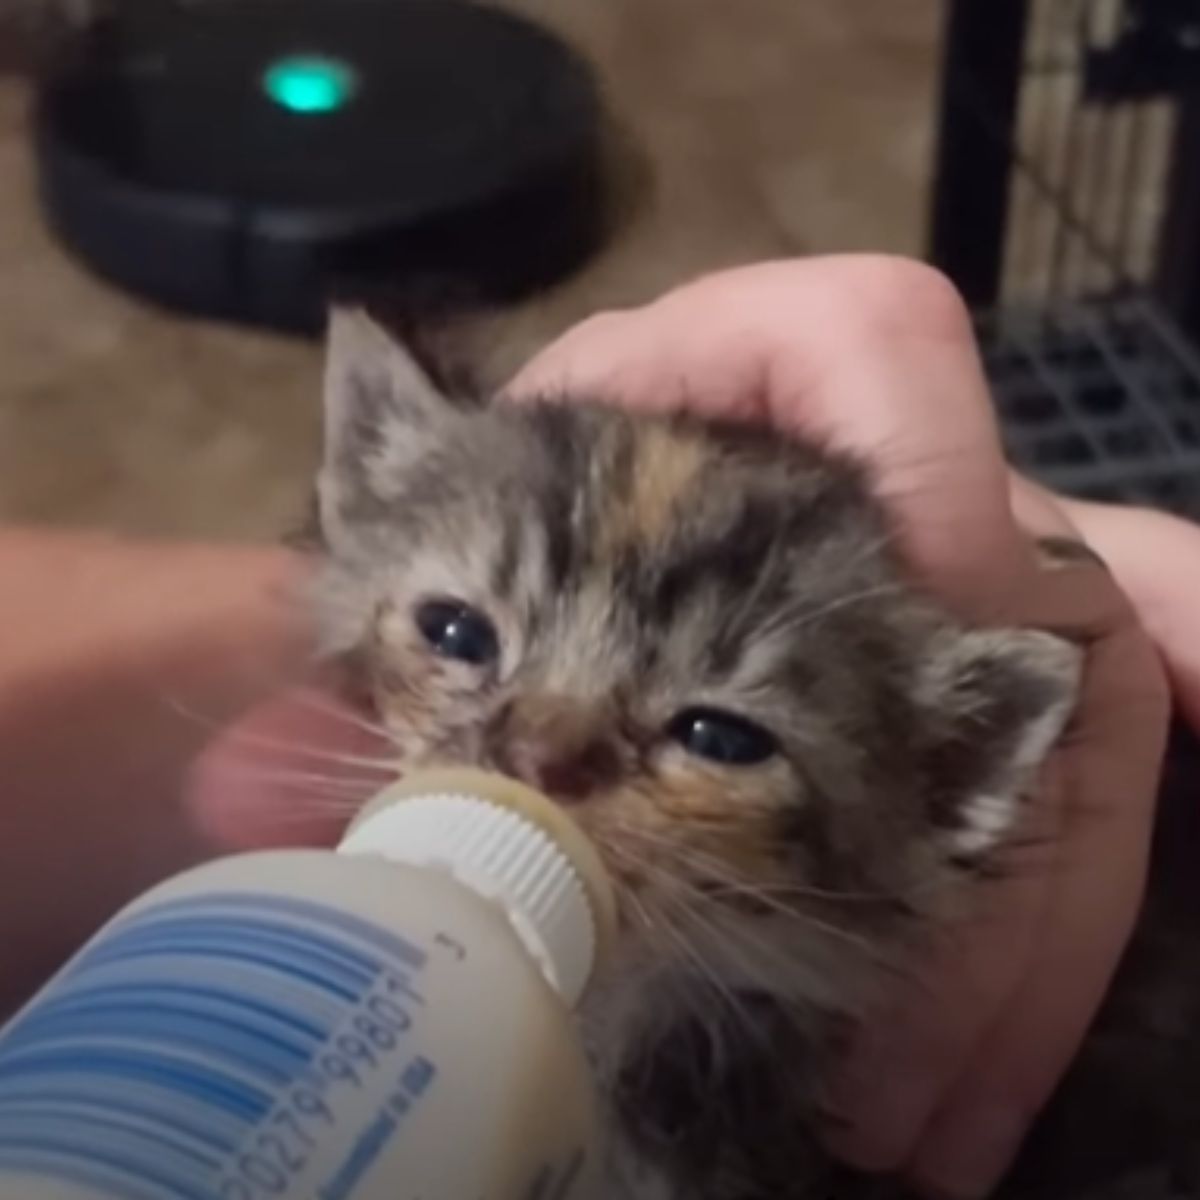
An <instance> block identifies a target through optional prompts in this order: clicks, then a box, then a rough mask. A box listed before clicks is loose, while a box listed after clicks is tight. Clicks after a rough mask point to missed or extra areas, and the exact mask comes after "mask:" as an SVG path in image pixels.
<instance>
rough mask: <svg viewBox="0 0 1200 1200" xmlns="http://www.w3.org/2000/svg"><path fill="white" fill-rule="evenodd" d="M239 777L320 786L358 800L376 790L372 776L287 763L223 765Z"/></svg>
mask: <svg viewBox="0 0 1200 1200" xmlns="http://www.w3.org/2000/svg"><path fill="white" fill-rule="evenodd" d="M223 769H226V770H229V771H231V772H232V773H234V774H236V775H237V776H238V777H239V778H241V779H246V780H249V781H251V782H254V783H280V784H292V785H300V786H304V787H311V788H321V789H323V790H324V791H325V792H326V794H328V795H330V796H346V797H347V798H350V799H353V798H357V799H358V800H359V802H360V803H362V802H365V801H366V800H369V799H370V797H371V795H372V793H373V792H374V791H375V790H377V788H378V782H377V781H375V780H366V779H364V780H358V781H356V780H352V779H347V778H346V777H345V776H333V775H324V774H322V773H320V772H319V771H302V770H291V769H289V768H287V767H270V766H261V767H260V766H256V765H255V764H254V763H250V762H245V763H243V762H235V763H231V764H229V766H228V767H227V768H223Z"/></svg>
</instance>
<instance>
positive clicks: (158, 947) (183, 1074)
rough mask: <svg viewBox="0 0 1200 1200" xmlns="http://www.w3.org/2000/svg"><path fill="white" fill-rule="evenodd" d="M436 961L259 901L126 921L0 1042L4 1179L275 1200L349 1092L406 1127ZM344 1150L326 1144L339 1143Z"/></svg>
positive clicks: (133, 1198) (327, 916)
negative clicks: (412, 1046) (416, 1045)
mask: <svg viewBox="0 0 1200 1200" xmlns="http://www.w3.org/2000/svg"><path fill="white" fill-rule="evenodd" d="M424 962H425V956H424V954H423V952H422V951H421V950H420V949H418V948H417V947H416V946H414V945H412V944H410V943H409V942H407V941H405V940H404V939H402V938H399V937H396V936H395V935H393V934H391V933H389V932H388V931H386V930H384V929H381V928H379V927H377V926H374V925H371V924H369V923H368V922H365V921H362V920H359V919H358V918H355V917H352V916H348V915H346V914H345V913H341V912H337V911H336V910H333V909H330V908H326V907H325V906H323V905H318V904H312V903H308V902H303V901H296V900H292V899H289V898H284V897H279V896H272V895H259V894H250V893H240V892H239V893H222V894H220V895H216V896H204V897H202V898H189V899H184V900H177V901H172V902H168V903H164V904H159V905H156V906H155V907H153V908H152V909H149V910H146V911H144V912H142V913H139V914H137V915H135V916H133V917H130V918H128V919H127V920H125V921H123V922H121V923H120V924H119V925H117V926H115V927H114V928H113V929H112V930H111V931H110V932H109V933H108V935H107V936H106V937H104V938H103V939H101V940H100V941H98V942H97V943H96V944H95V945H94V946H92V947H91V948H90V949H88V950H86V951H85V952H84V953H83V954H82V955H81V956H80V957H79V958H78V959H77V960H76V961H75V962H74V963H73V964H72V965H71V967H70V968H69V969H68V970H67V971H66V972H65V973H64V974H63V975H62V976H60V978H59V979H58V980H57V981H56V982H55V983H54V984H53V985H52V986H51V988H50V989H49V990H48V991H47V992H46V994H45V995H44V996H43V997H42V999H41V1000H40V1001H39V1002H38V1003H36V1004H35V1005H33V1006H32V1007H31V1008H30V1009H29V1010H28V1011H27V1012H26V1013H25V1015H24V1016H22V1017H20V1018H18V1020H17V1021H16V1023H15V1024H14V1025H13V1026H11V1027H10V1029H9V1030H8V1031H7V1032H6V1033H5V1034H4V1035H3V1036H0V1176H3V1174H4V1172H13V1173H17V1174H18V1175H22V1174H23V1175H24V1176H30V1177H33V1178H39V1177H40V1178H56V1179H58V1180H60V1181H62V1182H63V1183H65V1184H68V1185H74V1186H77V1187H79V1188H81V1189H83V1190H84V1191H85V1192H88V1194H92V1195H95V1194H99V1195H102V1196H111V1197H113V1198H114V1200H262V1198H265V1197H270V1196H281V1195H284V1194H287V1193H288V1191H289V1189H290V1188H291V1186H292V1184H293V1183H294V1181H295V1179H296V1178H297V1177H298V1176H299V1175H301V1174H303V1173H304V1172H305V1171H306V1170H307V1169H308V1168H309V1167H310V1166H312V1165H313V1159H314V1158H315V1157H316V1156H317V1148H318V1147H319V1146H320V1145H321V1142H322V1139H323V1137H325V1135H326V1134H328V1133H329V1131H330V1130H331V1129H332V1128H333V1127H335V1126H336V1124H337V1121H338V1104H337V1100H338V1098H339V1095H340V1093H341V1092H342V1091H345V1090H347V1089H355V1088H357V1089H360V1090H361V1089H367V1088H370V1087H372V1086H373V1085H374V1081H376V1079H377V1077H378V1078H383V1077H384V1076H386V1079H385V1080H384V1083H385V1085H386V1089H387V1090H390V1094H389V1095H387V1100H388V1104H389V1107H390V1112H391V1113H392V1114H393V1116H395V1117H399V1116H401V1115H403V1113H404V1112H405V1111H406V1110H407V1108H408V1107H409V1106H410V1104H411V1102H412V1101H413V1100H414V1099H415V1098H417V1097H419V1095H420V1094H421V1093H422V1091H424V1090H425V1089H426V1088H427V1087H428V1085H429V1083H430V1081H431V1079H432V1077H433V1075H434V1073H435V1072H434V1067H433V1064H432V1063H429V1062H428V1061H426V1060H425V1059H423V1058H421V1057H420V1056H413V1055H412V1054H411V1053H408V1052H407V1051H406V1047H405V1045H404V1041H405V1039H404V1036H403V1035H404V1034H405V1033H406V1032H407V1031H408V1030H409V1029H410V1027H411V1026H412V1024H413V1020H414V1017H413V1013H414V1011H415V1010H416V1009H417V1008H419V1007H420V1005H421V1003H422V998H421V995H420V993H419V992H418V990H417V987H416V978H417V976H418V975H419V973H420V970H421V968H422V966H423V965H424ZM326 1140H328V1139H326Z"/></svg>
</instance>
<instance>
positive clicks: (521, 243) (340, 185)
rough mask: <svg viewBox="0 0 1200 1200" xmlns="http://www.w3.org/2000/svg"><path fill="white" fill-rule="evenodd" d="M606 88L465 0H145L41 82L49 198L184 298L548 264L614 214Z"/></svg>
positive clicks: (258, 313)
mask: <svg viewBox="0 0 1200 1200" xmlns="http://www.w3.org/2000/svg"><path fill="white" fill-rule="evenodd" d="M599 125H600V111H599V104H598V100H597V96H596V92H595V89H594V87H593V84H592V81H591V77H590V75H589V72H588V71H587V69H586V67H585V66H584V65H583V64H582V63H581V62H580V61H579V60H578V59H577V58H576V57H575V56H574V55H573V54H572V53H571V52H570V51H569V50H567V49H566V48H565V47H564V46H563V45H562V44H561V43H560V42H559V41H558V40H557V39H555V38H554V37H552V36H550V35H549V34H548V33H546V32H545V31H543V30H541V29H540V28H538V27H536V26H534V25H531V24H529V23H527V22H525V21H522V20H518V19H516V18H514V17H512V16H510V15H508V14H505V13H501V12H498V11H496V10H494V9H490V8H484V7H481V6H476V5H474V4H469V3H465V2H463V0H202V2H199V3H188V2H187V0H148V2H145V3H139V2H137V0H134V2H132V3H128V4H125V5H123V6H118V7H117V8H116V9H115V10H114V11H112V12H111V13H110V14H109V15H108V16H106V17H105V18H104V19H102V20H97V21H96V22H95V23H93V24H92V25H91V26H89V27H88V28H87V29H86V30H84V31H83V32H82V33H81V34H79V35H78V36H77V37H76V38H74V39H73V40H72V42H71V43H70V44H69V45H68V46H67V47H66V52H65V53H64V54H63V55H62V56H61V57H60V59H58V60H57V62H56V65H55V67H54V68H53V69H52V70H50V71H49V72H47V73H46V75H45V77H44V78H43V80H42V81H41V84H40V86H39V89H38V92H37V97H36V104H35V122H34V130H35V139H36V151H37V161H38V167H39V172H40V188H41V195H42V200H43V204H44V207H45V211H46V213H47V215H48V218H49V221H50V224H51V226H52V228H53V229H54V230H55V231H56V233H57V235H58V236H59V238H60V239H61V240H62V242H63V243H64V244H65V245H66V246H67V247H68V248H69V249H70V250H72V251H73V252H74V253H75V254H76V255H78V256H79V257H80V258H81V259H82V260H83V261H84V262H86V263H87V264H89V265H90V266H91V267H92V268H93V269H94V270H96V271H97V272H99V273H100V274H101V275H103V276H105V277H107V278H108V279H110V280H111V281H113V282H114V283H116V284H118V285H121V286H123V287H125V288H127V289H130V290H132V291H134V292H137V293H140V294H142V295H143V296H145V297H147V298H150V299H152V300H155V301H158V302H159V303H162V304H164V305H167V306H169V307H172V308H176V309H181V310H184V311H188V312H193V313H197V314H203V315H207V316H213V317H219V318H226V319H232V320H236V321H245V322H251V323H255V324H261V325H267V326H272V327H276V328H280V329H286V330H293V331H298V332H312V331H316V330H318V329H320V328H321V326H322V323H323V320H324V309H325V306H326V302H327V299H328V296H329V293H330V291H331V290H334V289H335V290H337V291H339V292H341V293H342V294H347V293H351V294H352V293H353V291H354V289H355V288H356V287H358V286H362V287H363V288H365V289H371V288H377V287H379V286H380V285H381V284H389V285H391V284H394V285H397V286H398V287H400V288H404V287H406V286H408V285H413V284H418V283H419V284H425V285H428V286H430V287H445V288H447V289H450V290H454V291H456V292H457V293H459V294H463V295H467V294H469V295H470V296H471V297H472V298H473V299H479V300H485V299H486V300H495V299H499V298H507V297H512V296H517V295H520V294H522V293H524V292H527V291H530V290H533V289H536V288H538V287H541V286H544V285H546V284H548V283H550V282H552V281H554V280H555V279H557V278H558V277H559V276H561V275H562V274H564V273H565V272H567V271H569V270H570V269H571V268H572V267H573V266H575V265H577V264H578V263H579V262H580V261H581V260H582V259H583V258H585V257H586V255H587V254H588V253H589V252H590V251H591V250H593V249H594V248H595V246H596V245H597V243H598V241H599V239H600V237H601V232H602V227H603V204H602V201H601V180H600V166H599V163H600V150H599V141H600V138H599Z"/></svg>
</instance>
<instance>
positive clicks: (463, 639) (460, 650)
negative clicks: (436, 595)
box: [414, 600, 500, 667]
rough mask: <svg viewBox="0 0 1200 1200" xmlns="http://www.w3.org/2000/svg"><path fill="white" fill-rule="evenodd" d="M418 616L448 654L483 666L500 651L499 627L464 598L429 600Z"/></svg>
mask: <svg viewBox="0 0 1200 1200" xmlns="http://www.w3.org/2000/svg"><path fill="white" fill-rule="evenodd" d="M414 616H415V620H416V623H417V628H418V629H419V630H420V631H421V635H422V636H423V637H424V638H425V640H426V641H427V642H428V643H429V644H430V645H431V646H432V647H433V648H434V649H435V650H436V651H437V652H438V653H439V654H441V655H443V656H444V657H445V658H455V659H458V660H459V661H460V662H465V663H470V664H471V665H472V666H475V667H482V666H485V665H486V664H487V663H490V662H493V661H494V660H495V658H496V656H497V655H498V654H499V653H500V641H499V638H497V636H496V627H495V626H494V625H493V624H492V623H491V621H489V620H488V619H487V617H485V616H484V615H483V614H482V613H478V612H476V611H475V610H474V609H473V608H469V607H468V606H467V605H465V604H463V603H462V602H461V601H458V600H427V601H425V603H424V604H421V605H419V606H418V607H417V611H416V613H415V614H414Z"/></svg>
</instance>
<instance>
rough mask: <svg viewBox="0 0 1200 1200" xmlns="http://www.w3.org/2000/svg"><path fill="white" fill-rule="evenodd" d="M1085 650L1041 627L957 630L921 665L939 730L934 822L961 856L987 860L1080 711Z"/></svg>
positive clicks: (931, 768) (926, 700)
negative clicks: (1074, 713) (1043, 764)
mask: <svg viewBox="0 0 1200 1200" xmlns="http://www.w3.org/2000/svg"><path fill="white" fill-rule="evenodd" d="M1082 665H1083V662H1082V651H1081V650H1080V649H1079V648H1078V647H1076V646H1074V645H1072V644H1071V643H1070V642H1067V641H1064V640H1063V639H1062V638H1059V637H1056V636H1054V635H1053V634H1049V633H1040V632H1035V631H1032V630H1020V631H1018V630H1004V631H982V632H970V633H956V634H952V635H951V634H948V635H946V636H945V637H943V638H940V639H939V640H938V644H937V645H936V646H935V647H934V648H933V652H932V653H931V654H930V655H929V657H928V658H927V659H926V662H925V663H924V665H923V669H922V680H921V686H920V689H919V696H920V703H921V704H922V705H923V706H924V707H925V709H926V711H927V712H928V713H929V714H930V717H931V722H930V724H931V726H932V727H933V728H936V729H937V730H938V732H937V734H936V735H935V737H934V740H933V743H932V745H931V746H930V747H929V750H928V756H927V759H926V770H927V778H928V780H929V781H930V784H931V791H930V795H929V802H930V805H931V810H930V813H931V817H932V819H933V820H934V822H935V823H936V825H937V826H938V827H939V828H941V829H943V830H945V832H946V837H947V850H948V852H949V854H950V855H951V856H952V857H954V858H957V859H963V860H970V859H975V858H979V857H981V856H983V855H985V854H986V853H987V852H988V851H989V850H991V849H992V848H993V847H995V846H996V845H997V844H998V843H999V842H1000V841H1002V840H1003V838H1004V837H1005V835H1006V834H1007V833H1009V831H1010V830H1011V829H1012V828H1013V825H1014V824H1015V822H1016V818H1017V816H1018V813H1019V810H1020V805H1021V801H1022V800H1023V799H1024V798H1025V796H1026V795H1027V794H1028V792H1029V790H1030V789H1031V788H1032V786H1033V785H1034V783H1035V782H1036V779H1037V774H1038V770H1039V768H1040V767H1041V765H1042V763H1043V761H1044V760H1045V758H1046V756H1047V755H1048V754H1049V752H1050V750H1051V749H1052V748H1053V747H1054V744H1055V743H1056V742H1057V741H1058V739H1059V737H1060V736H1061V735H1062V733H1063V730H1064V729H1065V727H1066V725H1067V723H1068V721H1069V720H1070V719H1071V715H1072V713H1073V712H1074V709H1075V704H1076V700H1077V698H1078V693H1079V685H1080V676H1081V672H1082Z"/></svg>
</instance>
